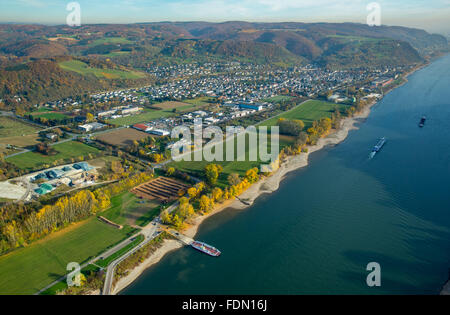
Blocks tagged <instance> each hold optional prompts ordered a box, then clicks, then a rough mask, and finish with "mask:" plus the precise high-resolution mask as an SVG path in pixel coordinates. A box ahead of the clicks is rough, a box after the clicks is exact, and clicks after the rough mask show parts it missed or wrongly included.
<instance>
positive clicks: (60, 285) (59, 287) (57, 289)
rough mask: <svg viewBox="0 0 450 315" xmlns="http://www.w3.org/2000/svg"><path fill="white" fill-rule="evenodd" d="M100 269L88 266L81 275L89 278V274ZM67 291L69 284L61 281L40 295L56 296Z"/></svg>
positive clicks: (82, 270)
mask: <svg viewBox="0 0 450 315" xmlns="http://www.w3.org/2000/svg"><path fill="white" fill-rule="evenodd" d="M99 269H100V268H99V267H97V266H94V265H87V266H86V267H84V268H83V269H81V273H82V274H83V275H84V276H85V277H87V276H89V274H90V273H91V272H92V271H94V272H97V271H98V270H99ZM65 289H67V282H66V281H65V280H64V281H60V282H58V283H56V284H55V285H53V286H51V287H50V288H48V289H47V290H45V291H44V292H41V294H40V295H56V294H57V293H58V292H60V291H63V290H65Z"/></svg>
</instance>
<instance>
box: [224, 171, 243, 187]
mask: <svg viewBox="0 0 450 315" xmlns="http://www.w3.org/2000/svg"><path fill="white" fill-rule="evenodd" d="M227 180H228V184H230V186H233V185H238V184H239V183H240V182H241V178H240V177H239V174H237V173H231V174H230V175H228V178H227Z"/></svg>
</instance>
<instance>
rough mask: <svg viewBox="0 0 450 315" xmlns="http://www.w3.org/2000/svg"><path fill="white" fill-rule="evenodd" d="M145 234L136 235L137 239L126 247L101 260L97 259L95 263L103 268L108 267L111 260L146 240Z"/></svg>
mask: <svg viewBox="0 0 450 315" xmlns="http://www.w3.org/2000/svg"><path fill="white" fill-rule="evenodd" d="M144 238H145V237H144V235H142V234H140V235H138V236H137V237H136V239H135V240H134V241H133V242H131V243H130V244H128V245H127V246H125V247H124V248H122V249H120V250H118V251H117V252H115V253H114V254H112V255H111V256H109V257H107V258H105V259H101V260H97V261H96V262H95V264H96V265H97V266H100V267H102V268H106V267H107V266H108V265H109V264H110V263H111V262H113V261H114V260H115V259H117V258H119V257H121V256H122V255H124V254H125V253H127V252H128V251H130V250H131V249H133V248H134V247H136V246H137V245H139V244H140V243H142V241H143V240H144Z"/></svg>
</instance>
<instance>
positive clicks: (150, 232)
mask: <svg viewBox="0 0 450 315" xmlns="http://www.w3.org/2000/svg"><path fill="white" fill-rule="evenodd" d="M158 227H159V226H158V224H157V222H156V219H155V220H153V221H152V222H151V223H150V224H148V225H147V226H145V227H144V228H143V229H142V231H141V233H139V234H142V235H144V237H145V240H144V241H143V242H142V243H140V244H139V245H138V246H136V247H135V248H133V249H132V250H130V251H128V252H127V253H126V254H124V255H123V256H121V257H119V258H117V259H116V260H114V261H113V262H112V263H110V264H109V265H108V269H107V270H106V277H105V283H104V285H103V291H102V295H111V288H112V284H113V281H114V272H115V270H116V267H117V265H119V264H120V263H121V262H122V261H124V260H125V259H127V258H128V257H130V256H131V255H132V254H134V253H135V252H136V251H138V250H139V249H141V248H142V247H144V246H145V245H147V243H148V242H150V241H151V240H153V239H154V238H155V237H156V236H158V235H159V232H157V230H158Z"/></svg>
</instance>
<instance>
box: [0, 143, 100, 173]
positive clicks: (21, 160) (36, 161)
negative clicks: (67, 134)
mask: <svg viewBox="0 0 450 315" xmlns="http://www.w3.org/2000/svg"><path fill="white" fill-rule="evenodd" d="M53 148H54V149H55V150H56V151H57V152H58V153H57V154H55V155H43V154H40V153H36V152H27V153H23V154H19V155H16V156H13V157H10V158H7V159H6V160H7V161H8V162H10V163H13V164H15V165H16V166H17V167H19V168H22V169H32V168H35V167H37V166H40V165H43V164H51V163H53V162H54V161H56V160H61V159H67V158H76V157H79V156H85V155H87V154H88V153H93V154H96V153H98V152H99V150H98V149H97V148H94V147H91V146H89V145H86V144H84V143H81V142H77V141H68V142H64V143H60V144H57V145H54V146H53Z"/></svg>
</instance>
